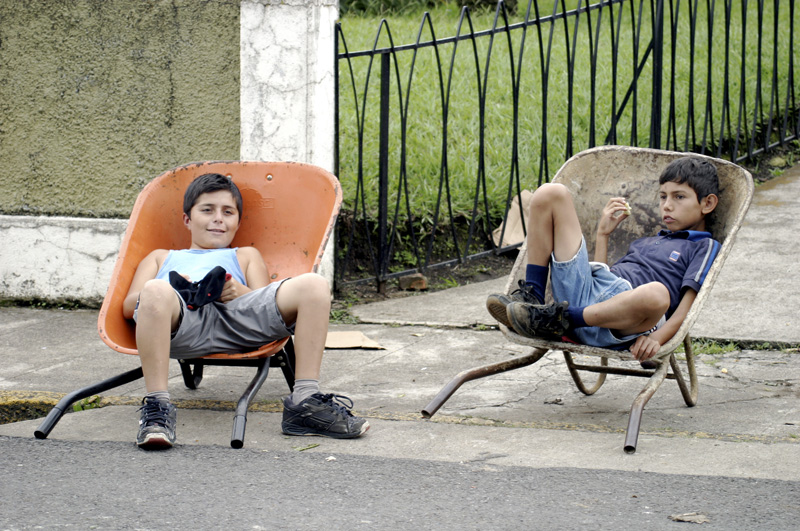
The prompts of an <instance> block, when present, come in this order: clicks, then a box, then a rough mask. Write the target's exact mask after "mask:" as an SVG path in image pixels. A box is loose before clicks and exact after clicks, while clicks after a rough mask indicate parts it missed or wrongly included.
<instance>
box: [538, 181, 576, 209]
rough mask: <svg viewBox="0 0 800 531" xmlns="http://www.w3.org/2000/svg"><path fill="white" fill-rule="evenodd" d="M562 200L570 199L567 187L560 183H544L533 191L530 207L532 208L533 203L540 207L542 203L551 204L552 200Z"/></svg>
mask: <svg viewBox="0 0 800 531" xmlns="http://www.w3.org/2000/svg"><path fill="white" fill-rule="evenodd" d="M563 200H570V201H571V200H572V194H571V193H570V191H569V188H567V187H566V186H564V185H563V184H561V183H544V184H543V185H541V186H540V187H539V188H537V189H536V191H535V192H534V193H533V197H532V198H531V207H530V208H531V209H533V208H534V206H533V205H534V204H536V205H537V208H541V206H542V205H552V204H553V203H554V202H559V201H563Z"/></svg>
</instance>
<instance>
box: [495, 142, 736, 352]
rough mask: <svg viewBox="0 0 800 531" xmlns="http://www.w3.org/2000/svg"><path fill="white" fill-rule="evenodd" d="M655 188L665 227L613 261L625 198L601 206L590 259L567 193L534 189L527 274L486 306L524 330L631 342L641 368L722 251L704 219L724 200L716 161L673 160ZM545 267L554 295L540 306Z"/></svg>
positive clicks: (592, 341)
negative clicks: (610, 261)
mask: <svg viewBox="0 0 800 531" xmlns="http://www.w3.org/2000/svg"><path fill="white" fill-rule="evenodd" d="M659 187H660V188H659V211H660V214H661V219H662V222H663V224H664V226H665V227H666V230H662V231H661V232H659V233H658V235H656V236H652V237H646V238H640V239H638V240H636V241H634V242H633V243H632V244H631V245H630V248H629V250H628V253H627V254H626V255H625V256H624V257H622V258H621V259H620V260H619V261H617V263H615V264H614V265H613V266H611V267H608V265H606V262H607V260H608V241H609V236H610V235H611V233H612V232H613V231H614V230H615V229H616V228H617V227H618V226H619V224H620V223H622V222H623V221H624V220H625V219H626V218H627V217H628V216H629V215H630V206H629V205H628V204H627V202H626V201H625V199H624V198H622V197H612V198H611V199H609V201H608V203H607V204H606V206H605V208H604V209H603V213H602V215H601V217H600V220H599V222H598V226H597V240H596V245H595V256H594V259H595V261H594V262H590V261H589V258H588V255H587V252H586V242H585V241H584V238H583V234H582V232H581V227H580V223H579V221H578V216H577V214H576V212H575V206H574V204H573V202H572V196H571V195H570V192H569V190H568V189H567V188H566V187H565V186H563V185H561V184H546V185H544V186H541V187H540V188H538V189H537V190H536V192H535V193H534V194H533V199H532V200H531V204H530V218H529V224H528V247H527V259H528V264H527V269H526V275H525V276H526V278H525V281H524V282H523V281H520V289H518V290H516V291H514V292H513V293H511V294H510V295H508V296H506V295H504V294H494V295H490V296H489V298H488V299H487V301H486V306H487V309H488V310H489V313H491V314H492V316H493V317H494V318H495V319H497V320H498V321H499V322H501V323H503V324H504V325H506V326H507V327H508V328H511V329H513V330H514V331H515V332H517V333H518V334H520V335H523V336H526V337H545V338H548V339H557V340H560V339H562V338H563V337H565V336H566V337H567V338H569V339H572V340H576V341H577V342H579V343H582V344H585V345H592V346H597V347H606V348H615V349H622V348H628V349H629V350H630V352H631V353H632V354H633V356H634V358H635V359H637V360H639V361H640V362H641V363H642V366H644V367H646V368H654V367H655V365H654V362H652V361H648V360H650V358H652V357H653V356H654V355H655V354H656V353H657V352H658V349H659V348H660V347H661V345H663V344H664V343H666V342H667V341H669V339H671V338H672V336H673V335H675V333H676V332H677V331H678V328H680V325H681V323H682V322H683V320H684V319H685V318H686V315H687V314H688V312H689V308H690V307H691V305H692V302H694V299H695V297H696V296H697V292H698V290H699V289H700V286H701V285H702V283H703V280H704V279H705V276H706V274H707V273H708V270H709V268H710V267H711V263H712V262H713V260H714V258H715V257H716V255H717V254H718V251H719V248H720V244H719V242H717V241H715V240H714V239H713V238H712V237H711V234H710V233H709V232H707V231H706V216H708V215H709V214H711V212H713V211H714V209H715V208H716V206H717V203H718V201H719V179H718V177H717V171H716V168H715V167H714V165H713V164H712V163H711V162H709V161H707V160H705V159H702V158H700V157H683V158H680V159H677V160H675V161H673V162H672V163H670V164H669V165H668V166H667V168H666V169H665V170H664V172H663V173H662V174H661V176H660V177H659ZM548 274H549V276H550V283H551V289H552V292H553V299H554V301H555V302H553V303H551V304H543V301H544V297H545V288H546V285H547V278H548Z"/></svg>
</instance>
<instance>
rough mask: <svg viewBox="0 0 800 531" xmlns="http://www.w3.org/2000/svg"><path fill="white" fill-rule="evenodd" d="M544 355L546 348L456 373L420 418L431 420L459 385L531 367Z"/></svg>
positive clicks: (426, 407)
mask: <svg viewBox="0 0 800 531" xmlns="http://www.w3.org/2000/svg"><path fill="white" fill-rule="evenodd" d="M545 354H547V349H546V348H535V349H533V351H532V352H531V353H530V354H528V355H526V356H520V357H519V358H513V359H510V360H507V361H501V362H500V363H494V364H492V365H485V366H483V367H476V368H474V369H469V370H466V371H462V372H460V373H458V374H457V375H456V377H455V378H453V379H452V380H450V383H448V384H447V385H446V386H444V387H443V388H442V390H441V391H439V394H437V395H436V396H435V397H434V398H433V400H431V402H430V403H429V404H428V405H427V406H425V409H423V410H422V416H423V417H425V418H426V419H429V418H431V417H432V416H433V415H434V414H435V413H436V412H437V411H438V410H439V408H440V407H442V405H444V403H445V402H447V399H448V398H450V397H451V396H452V395H453V393H455V392H456V390H458V388H459V387H461V385H462V384H464V383H465V382H469V381H470V380H475V379H477V378H484V377H486V376H491V375H493V374H497V373H500V372H506V371H510V370H513V369H519V368H520V367H526V366H528V365H533V364H534V363H536V362H537V361H539V360H540V359H542V356H544V355H545Z"/></svg>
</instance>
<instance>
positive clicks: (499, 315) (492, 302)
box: [486, 280, 543, 330]
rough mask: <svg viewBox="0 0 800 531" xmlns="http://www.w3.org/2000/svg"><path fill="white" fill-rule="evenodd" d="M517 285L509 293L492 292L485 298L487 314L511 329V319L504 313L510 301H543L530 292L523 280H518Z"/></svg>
mask: <svg viewBox="0 0 800 531" xmlns="http://www.w3.org/2000/svg"><path fill="white" fill-rule="evenodd" d="M518 285H519V288H517V289H515V290H514V291H512V292H511V293H510V294H509V295H505V294H502V293H493V294H491V295H489V298H487V299H486V309H487V310H489V314H490V315H491V316H492V317H494V318H495V320H496V321H497V322H499V323H502V324H504V325H506V327H508V328H510V329H512V330H513V329H514V328H513V327H512V326H511V321H509V320H508V315H507V313H506V307H507V306H508V305H509V304H511V303H512V302H527V303H528V304H542V302H543V301H540V300H539V298H538V297H537V296H536V295H534V294H533V292H531V290H530V289H529V288H528V287H527V286H526V285H525V281H524V280H520V281H519V284H518Z"/></svg>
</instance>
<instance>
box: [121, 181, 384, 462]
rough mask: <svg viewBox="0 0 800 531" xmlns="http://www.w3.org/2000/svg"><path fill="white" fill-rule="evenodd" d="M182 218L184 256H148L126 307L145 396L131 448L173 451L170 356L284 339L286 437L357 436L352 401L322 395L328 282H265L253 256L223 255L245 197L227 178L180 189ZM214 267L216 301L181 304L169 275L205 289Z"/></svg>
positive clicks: (361, 426)
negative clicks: (287, 357)
mask: <svg viewBox="0 0 800 531" xmlns="http://www.w3.org/2000/svg"><path fill="white" fill-rule="evenodd" d="M183 211H184V214H183V221H184V223H185V225H186V228H187V229H188V230H189V231H190V233H191V236H192V244H191V248H190V249H184V250H179V251H174V250H173V251H170V250H167V249H158V250H155V251H153V252H152V253H150V254H149V255H148V256H147V257H145V258H144V259H143V260H142V262H141V263H140V264H139V266H138V268H137V270H136V273H135V275H134V277H133V281H132V282H131V287H130V290H129V292H128V295H127V296H126V298H125V301H124V303H123V314H124V315H125V317H126V318H128V319H134V320H135V321H136V345H137V349H138V351H139V358H140V359H141V363H142V371H143V372H144V380H145V386H146V388H147V395H146V396H145V397H144V399H143V401H142V403H143V405H142V407H141V408H140V415H141V416H140V420H139V433H138V435H137V439H136V442H137V444H138V446H139V447H140V448H143V449H161V448H170V447H172V445H173V444H174V442H175V423H176V409H175V406H174V405H173V404H172V403H171V402H170V400H169V392H168V390H167V379H168V368H169V359H170V357H172V358H177V359H180V358H195V357H200V356H204V355H207V354H214V353H218V352H227V353H235V352H248V351H251V350H255V349H257V348H259V347H260V346H262V345H265V344H267V343H270V342H272V341H275V340H278V339H281V338H284V337H287V336H289V335H294V344H295V361H296V367H295V369H296V371H295V374H296V379H295V384H294V390H293V392H292V394H291V395H289V396H288V397H286V398H285V399H284V401H283V403H284V411H283V421H282V430H283V432H284V433H286V434H289V435H322V436H327V437H334V438H342V439H349V438H355V437H359V436H361V435H363V434H364V433H365V432H366V431H367V430H368V429H369V423H368V422H367V421H366V420H365V419H362V418H359V417H356V416H354V415H353V414H352V413H351V411H350V408H352V406H353V403H352V401H351V400H350V399H349V398H347V397H343V396H340V395H333V394H322V393H320V389H319V374H320V365H321V363H322V353H323V349H324V347H325V338H326V336H327V332H328V319H329V313H330V304H331V294H330V287H329V286H328V282H327V280H325V278H323V277H321V276H319V275H317V274H315V273H306V274H303V275H300V276H298V277H293V278H288V279H284V280H281V281H276V282H270V276H269V272H268V271H267V266H266V264H265V263H264V260H263V258H262V257H261V253H260V252H259V251H258V250H257V249H256V248H254V247H239V248H230V247H229V246H230V244H231V241H233V237H234V236H235V234H236V231H237V230H238V228H239V222H240V220H241V214H242V196H241V194H240V192H239V189H238V187H237V186H236V185H235V184H234V183H233V181H232V180H231V179H229V178H228V177H225V176H223V175H219V174H206V175H201V176H200V177H198V178H197V179H195V180H194V181H193V182H192V183H191V184H190V185H189V187H188V188H187V190H186V193H185V196H184V204H183ZM217 266H220V267H222V269H224V272H223V274H222V276H221V277H219V279H218V280H217V282H216V287H217V291H218V292H219V293H220V294H219V297H218V298H217V299H216V300H213V301H211V302H208V303H205V302H207V301H203V302H204V304H202V305H200V306H199V307H194V306H193V305H187V302H186V300H184V296H185V293H184V292H181V293H179V290H178V289H176V288H175V287H173V284H171V283H170V280H169V276H170V272H173V271H174V272H176V273H177V274H178V275H180V276H182V277H183V278H185V279H186V280H189V281H192V282H195V281H200V280H201V279H203V280H206V279H207V278H210V277H211V275H213V274H214V273H215V272H216V271H220V270H215V269H214V268H215V267H217ZM177 280H182V279H177ZM183 284H186V283H185V282H184V283H183ZM182 294H183V296H182ZM215 294H216V292H215ZM341 399H344V401H346V402H347V403H349V404H346V403H345V402H344V401H342V400H341Z"/></svg>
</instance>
